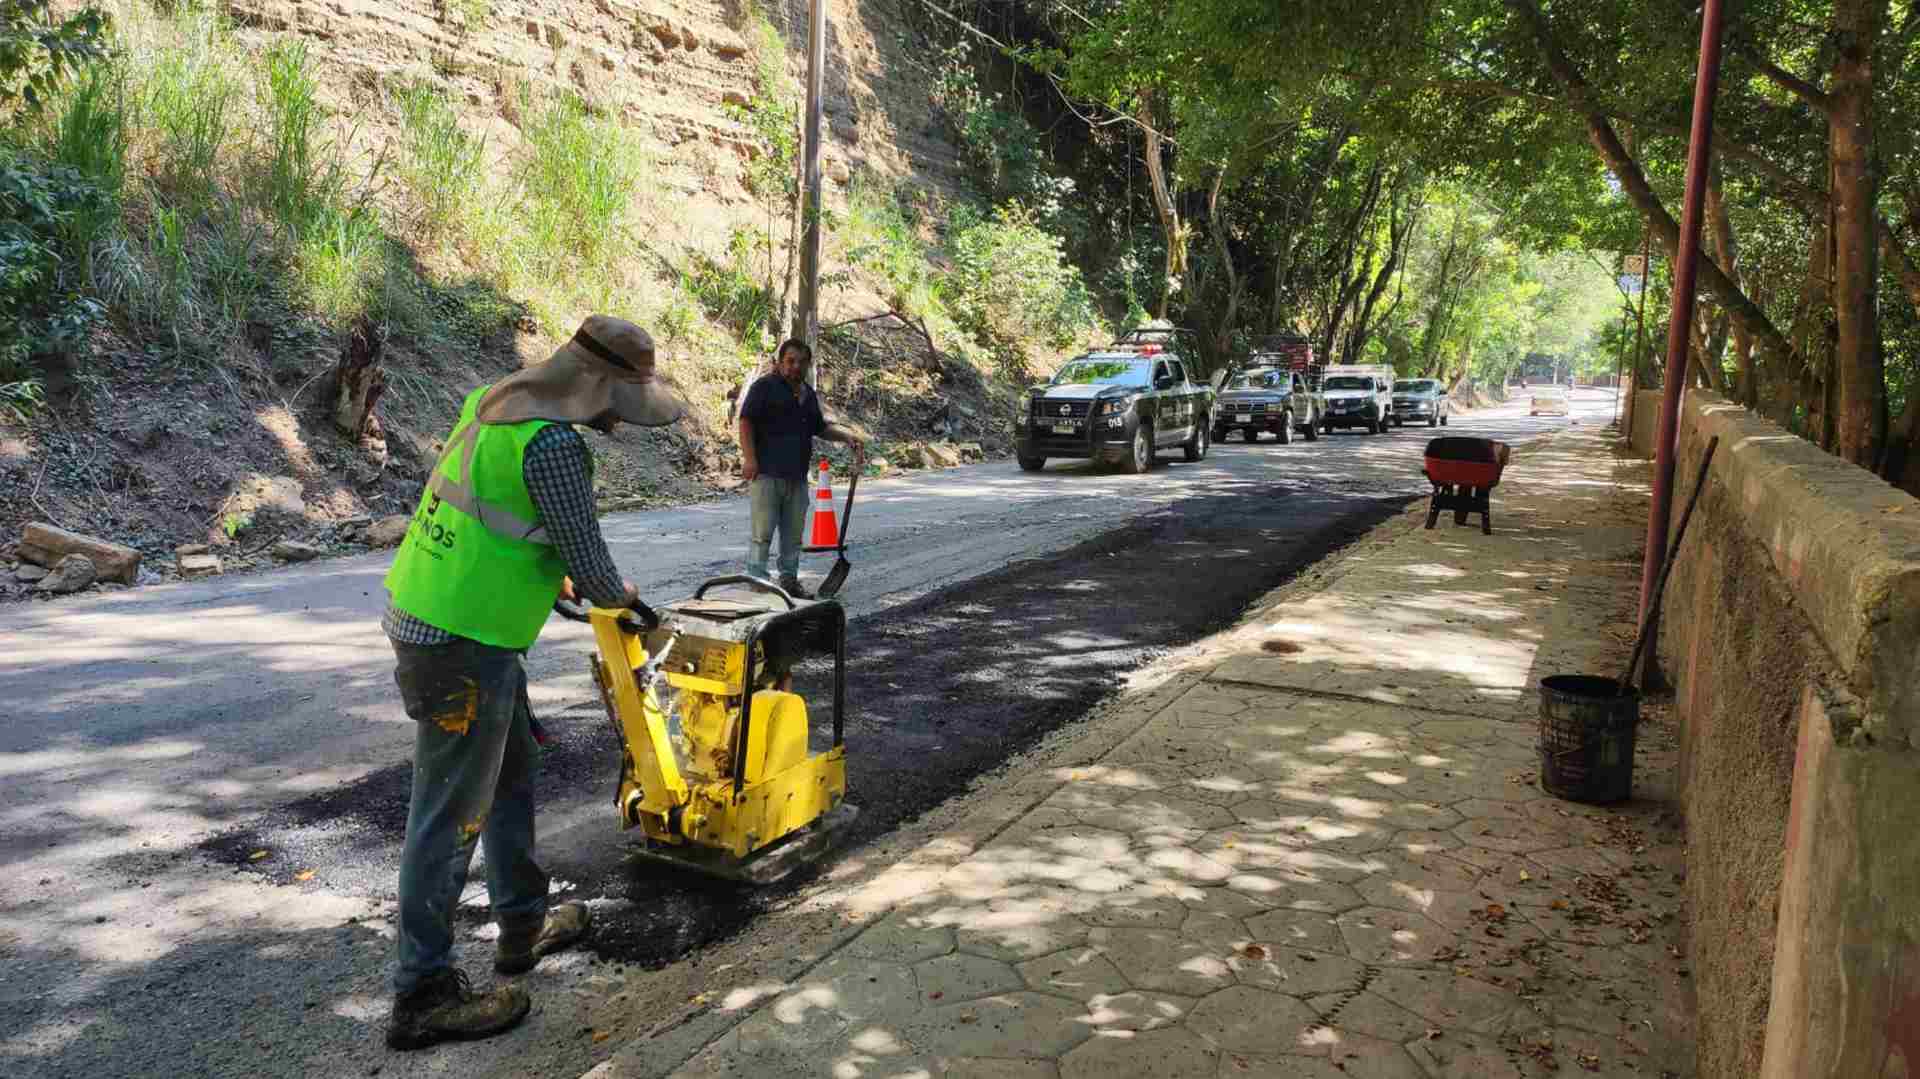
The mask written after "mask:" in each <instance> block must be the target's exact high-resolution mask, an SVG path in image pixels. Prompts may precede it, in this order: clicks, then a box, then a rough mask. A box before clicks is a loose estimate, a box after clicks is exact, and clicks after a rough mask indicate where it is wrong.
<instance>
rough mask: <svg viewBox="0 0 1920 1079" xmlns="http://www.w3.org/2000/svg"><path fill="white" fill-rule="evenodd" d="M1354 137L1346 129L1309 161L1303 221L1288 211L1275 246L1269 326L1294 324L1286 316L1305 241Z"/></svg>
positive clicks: (1278, 330) (1301, 215)
mask: <svg viewBox="0 0 1920 1079" xmlns="http://www.w3.org/2000/svg"><path fill="white" fill-rule="evenodd" d="M1352 137H1353V132H1352V129H1351V128H1349V127H1342V128H1340V129H1339V130H1338V131H1335V132H1334V133H1332V134H1331V135H1329V136H1327V141H1326V142H1325V143H1324V144H1322V146H1321V147H1320V150H1319V152H1318V153H1317V154H1315V155H1314V156H1312V157H1309V158H1308V159H1307V165H1306V169H1307V175H1306V177H1305V178H1304V179H1305V186H1306V191H1305V192H1304V194H1303V198H1302V206H1301V212H1300V216H1299V220H1298V222H1297V227H1296V222H1295V219H1294V214H1293V208H1292V207H1291V206H1289V207H1288V208H1287V216H1286V218H1285V220H1284V222H1283V227H1282V228H1281V230H1280V235H1279V239H1278V240H1277V241H1276V242H1275V243H1274V245H1273V297H1272V302H1271V304H1270V306H1269V307H1268V309H1267V327H1268V329H1270V330H1272V331H1274V332H1276V333H1277V332H1280V330H1281V329H1282V327H1283V323H1286V324H1289V325H1290V321H1291V320H1288V319H1285V318H1284V317H1283V316H1284V315H1285V314H1286V308H1287V305H1288V301H1290V300H1291V299H1292V298H1293V296H1294V290H1293V279H1294V272H1295V268H1296V267H1297V266H1298V264H1299V261H1300V251H1301V250H1303V242H1304V238H1305V237H1306V236H1307V235H1309V233H1310V232H1311V228H1312V225H1313V208H1314V205H1315V203H1317V202H1318V201H1319V199H1320V192H1321V191H1323V190H1325V188H1326V186H1327V176H1328V174H1329V173H1331V172H1332V169H1333V160H1334V158H1335V157H1337V156H1339V153H1340V148H1341V147H1343V146H1345V145H1346V144H1347V140H1349V139H1351V138H1352Z"/></svg>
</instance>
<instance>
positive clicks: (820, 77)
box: [793, 0, 827, 345]
mask: <svg viewBox="0 0 1920 1079" xmlns="http://www.w3.org/2000/svg"><path fill="white" fill-rule="evenodd" d="M826 48H827V0H812V2H811V4H810V5H809V9H808V12H807V125H806V145H805V147H804V148H803V150H802V151H801V155H800V190H801V193H802V194H801V199H800V303H799V306H798V307H796V308H795V309H794V312H793V336H795V337H797V338H799V339H800V340H802V341H805V342H806V343H807V344H809V345H811V344H814V343H815V342H814V337H815V336H816V335H817V334H818V331H819V327H820V104H821V103H820V98H821V90H822V88H823V85H824V83H825V80H826V75H827V61H826Z"/></svg>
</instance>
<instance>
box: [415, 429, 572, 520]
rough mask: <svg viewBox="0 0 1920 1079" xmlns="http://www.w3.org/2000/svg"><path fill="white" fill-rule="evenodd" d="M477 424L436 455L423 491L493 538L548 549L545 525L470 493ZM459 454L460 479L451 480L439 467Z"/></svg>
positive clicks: (477, 441) (476, 441)
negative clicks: (500, 537)
mask: <svg viewBox="0 0 1920 1079" xmlns="http://www.w3.org/2000/svg"><path fill="white" fill-rule="evenodd" d="M480 426H481V425H480V422H479V420H477V419H476V420H475V421H474V422H472V423H469V424H467V426H466V429H465V430H462V431H461V432H460V436H459V437H458V438H456V439H455V440H454V441H453V443H452V444H451V445H449V446H448V447H447V451H446V452H445V453H443V454H441V455H440V461H439V463H437V464H435V465H434V466H433V475H432V477H431V478H430V479H428V480H427V491H428V492H429V493H431V494H433V495H436V496H438V497H439V499H440V500H441V501H442V502H445V503H446V504H447V505H449V506H452V507H453V508H454V509H457V510H459V511H460V512H461V513H464V514H466V515H467V516H469V517H471V518H473V519H474V520H476V521H479V522H480V527H482V528H484V529H486V530H487V531H489V532H491V533H493V534H494V535H496V536H505V537H506V538H507V539H515V540H525V541H526V542H528V543H538V544H540V545H542V546H548V547H550V546H552V545H553V541H552V540H550V539H548V538H547V529H546V526H545V525H542V524H540V523H539V522H538V521H529V520H527V519H526V518H524V517H522V516H520V515H519V514H517V513H515V512H513V511H512V510H510V509H508V508H506V507H505V506H499V505H495V504H494V503H492V502H488V501H485V500H484V499H482V498H481V497H480V496H479V495H477V494H475V493H474V491H473V451H474V449H475V447H477V446H479V444H480ZM455 450H458V451H459V452H460V478H459V479H458V480H451V479H448V478H447V473H446V471H445V469H444V468H443V466H444V465H445V464H446V462H447V459H448V458H449V457H452V456H453V454H454V451H455Z"/></svg>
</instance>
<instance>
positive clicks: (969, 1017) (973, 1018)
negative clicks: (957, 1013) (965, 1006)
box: [960, 1012, 980, 1023]
mask: <svg viewBox="0 0 1920 1079" xmlns="http://www.w3.org/2000/svg"><path fill="white" fill-rule="evenodd" d="M960 1021H961V1022H962V1023H978V1022H979V1021H980V1017H979V1016H977V1015H975V1014H973V1013H972V1012H967V1013H966V1014H965V1015H962V1016H961V1017H960Z"/></svg>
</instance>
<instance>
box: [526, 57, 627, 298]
mask: <svg viewBox="0 0 1920 1079" xmlns="http://www.w3.org/2000/svg"><path fill="white" fill-rule="evenodd" d="M526 140H527V145H526V154H525V156H524V157H523V158H522V160H521V162H520V166H519V168H518V169H517V178H518V179H519V182H520V187H521V191H522V193H523V195H524V197H525V206H524V212H525V214H526V222H527V228H526V235H525V238H524V242H525V243H526V244H527V245H528V250H527V251H526V255H527V261H528V263H529V264H530V265H532V266H534V267H536V268H537V269H538V271H539V272H541V273H543V274H546V275H549V276H552V275H559V274H564V273H577V272H581V271H582V270H588V272H591V271H590V268H591V266H592V265H593V264H597V263H602V262H604V261H606V260H607V259H608V258H609V257H610V256H611V255H612V254H613V253H614V252H615V251H616V250H621V249H624V248H625V246H626V244H627V241H628V239H629V228H628V224H629V221H630V219H631V216H632V206H633V196H634V188H635V186H636V185H637V184H638V183H639V182H640V179H641V175H642V169H643V166H644V164H645V159H644V157H643V155H642V154H641V152H640V148H639V145H638V143H637V142H636V141H635V140H634V138H633V136H632V135H631V134H630V133H628V132H627V130H626V129H625V128H623V127H621V126H620V125H619V124H617V123H614V122H612V121H608V120H602V119H598V118H596V117H594V116H591V115H589V114H588V113H587V110H586V106H585V105H583V104H582V103H581V102H580V100H579V99H578V98H576V97H573V96H570V95H567V96H560V97H555V98H553V99H551V100H549V101H548V102H546V103H545V105H544V106H542V107H540V108H539V109H538V111H537V112H535V113H534V118H533V121H532V122H531V123H530V124H528V125H527V129H526ZM583 262H584V263H585V264H586V265H585V266H583V265H582V263H583Z"/></svg>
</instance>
